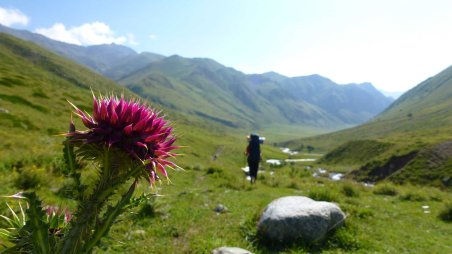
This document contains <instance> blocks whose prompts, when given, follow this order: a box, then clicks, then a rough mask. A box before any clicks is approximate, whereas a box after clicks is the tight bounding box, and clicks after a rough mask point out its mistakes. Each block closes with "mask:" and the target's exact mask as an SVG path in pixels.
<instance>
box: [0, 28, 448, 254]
mask: <svg viewBox="0 0 452 254" xmlns="http://www.w3.org/2000/svg"><path fill="white" fill-rule="evenodd" d="M0 57H1V59H2V61H0V87H1V94H2V97H1V98H0V108H2V109H4V110H6V111H2V112H1V113H0V116H1V117H0V140H1V141H2V142H0V152H1V153H0V196H4V195H11V194H14V193H17V192H18V191H22V190H24V189H30V190H36V191H37V193H38V194H39V196H40V197H42V199H43V200H44V202H45V204H52V205H57V206H60V207H68V208H69V209H74V208H75V204H74V202H73V200H71V199H69V198H68V196H70V185H71V182H68V180H67V179H66V178H65V177H64V175H63V174H62V172H61V156H62V153H61V149H62V146H61V142H62V141H63V138H62V137H61V136H57V135H55V134H58V133H62V132H65V130H66V129H67V127H68V123H69V120H70V111H71V109H70V107H69V106H68V103H67V102H66V99H69V100H70V101H72V102H73V103H75V104H76V105H79V106H81V107H82V108H87V109H88V108H89V105H90V104H91V92H90V90H89V87H92V88H93V90H94V91H96V92H97V91H100V92H103V93H105V92H109V93H115V94H118V93H121V92H124V93H125V94H126V96H131V93H130V92H128V91H127V90H126V89H124V88H122V87H120V86H118V85H116V84H114V83H113V82H111V81H109V80H107V79H104V78H102V77H100V76H98V75H96V74H94V73H92V72H90V71H89V70H87V69H85V68H81V67H79V66H78V65H75V64H73V63H72V62H70V61H67V60H65V59H62V58H60V57H57V56H55V55H53V54H49V53H48V52H46V51H43V50H41V49H39V48H38V47H35V46H33V45H31V44H29V43H24V42H21V41H19V40H16V39H13V38H11V37H9V36H5V35H0ZM164 112H165V113H166V114H168V117H167V118H168V119H169V120H170V121H171V122H172V123H173V124H174V126H175V132H176V134H177V135H178V136H179V139H178V142H177V144H178V145H186V146H187V147H186V148H183V149H180V151H179V152H180V153H183V154H185V155H184V156H180V157H179V158H177V160H176V162H177V163H178V164H179V165H181V166H182V167H183V168H185V170H184V171H177V172H174V171H170V178H171V181H172V184H170V185H166V184H162V185H160V186H156V187H155V188H154V189H150V188H149V186H148V184H147V183H146V182H141V183H140V187H139V191H138V193H137V195H139V194H140V193H141V192H146V193H147V192H152V193H158V194H159V196H157V197H155V198H153V199H152V200H150V201H149V202H147V203H145V204H143V206H141V207H137V208H135V209H134V210H133V211H131V212H128V213H125V214H123V215H122V216H121V218H120V220H119V221H118V222H117V223H115V226H114V227H113V228H112V231H111V232H110V234H109V236H108V237H107V238H105V239H104V240H103V243H102V245H101V246H100V247H99V248H98V249H96V253H125V252H127V253H209V252H210V251H211V250H212V249H214V248H216V247H220V246H224V245H228V246H238V247H242V248H245V249H248V250H250V251H252V252H254V253H272V251H273V250H272V249H271V248H268V247H266V246H263V245H262V244H260V243H259V242H258V239H257V238H256V237H257V236H256V228H255V225H256V222H257V219H258V217H259V215H260V213H261V212H262V210H263V209H264V208H265V206H266V205H267V204H268V203H269V202H271V201H272V200H274V199H276V198H279V197H282V196H288V195H303V196H311V197H313V198H315V199H318V200H330V201H334V202H337V203H338V204H339V206H340V207H341V208H342V209H343V210H344V212H345V213H346V214H347V221H346V224H345V227H344V228H342V229H339V230H338V231H336V232H335V233H333V234H332V235H331V236H330V238H328V240H327V241H326V242H323V243H317V244H314V245H310V246H306V245H303V244H295V245H293V246H289V247H286V248H283V249H280V250H279V251H280V253H308V252H310V253H312V252H323V253H341V252H356V253H382V252H389V253H403V252H411V253H425V252H431V253H445V252H446V253H447V252H450V251H451V250H450V243H449V242H450V235H451V234H452V228H451V225H450V223H449V222H446V221H444V220H442V219H441V218H442V217H443V216H442V215H441V214H443V213H444V211H446V214H447V212H448V211H450V209H449V208H447V207H450V205H448V203H447V202H448V201H449V200H451V199H452V196H451V195H452V194H451V193H450V192H447V191H441V190H439V189H436V188H430V187H424V188H423V189H422V190H421V191H420V190H419V187H417V186H411V185H401V186H398V185H397V186H395V185H389V186H390V187H389V188H387V189H389V190H390V191H391V190H394V189H395V191H396V194H395V195H388V194H387V193H389V192H388V190H380V188H384V187H380V186H379V185H377V186H376V187H375V190H380V191H374V189H371V188H367V187H363V186H362V185H360V184H358V183H355V182H352V181H344V182H332V181H329V180H327V179H325V178H313V177H312V176H311V174H312V172H311V171H310V170H308V169H306V168H305V166H306V165H310V166H313V167H314V166H315V167H317V166H318V164H313V163H286V164H285V165H283V166H281V167H269V166H267V165H265V164H262V166H263V168H264V169H265V170H263V171H262V173H260V174H259V177H258V182H257V184H256V185H250V184H249V183H248V182H247V181H246V180H245V175H244V174H243V172H242V171H241V170H240V167H243V166H245V161H244V156H243V151H244V149H245V147H246V139H245V136H246V135H247V134H248V132H249V131H247V130H244V129H236V128H227V127H224V126H221V125H219V124H215V123H212V122H208V121H200V119H199V118H197V117H187V116H184V115H182V114H180V113H178V112H174V111H172V110H171V109H167V108H164ZM415 117H416V116H415ZM76 126H77V127H78V128H81V126H82V125H81V123H80V122H79V121H76ZM277 130H278V128H276V127H275V128H274V129H271V128H270V129H269V130H261V131H262V133H263V134H264V135H267V136H268V141H269V142H268V143H266V144H264V145H263V146H262V149H263V157H264V160H265V159H285V158H288V156H287V155H286V154H283V153H281V151H280V150H279V148H278V147H274V146H273V143H274V142H278V141H280V140H284V139H285V138H286V137H291V136H294V135H296V130H295V129H290V128H289V127H287V128H281V130H288V134H280V133H278V132H277ZM267 131H268V132H267ZM315 131H316V130H305V131H304V133H306V134H307V133H314V132H315ZM445 133H446V132H440V135H443V136H442V138H444V137H447V135H446V134H445ZM300 135H301V134H300ZM303 135H304V134H303ZM411 135H413V136H411ZM392 137H395V139H394V140H391V141H389V140H379V141H378V142H377V143H376V145H374V143H372V142H370V143H369V144H370V145H369V144H368V143H366V142H365V147H370V148H369V150H368V151H366V154H367V155H366V156H364V157H363V158H359V161H367V160H368V159H369V154H371V153H372V151H373V150H372V149H373V148H374V147H377V148H378V147H380V143H383V144H386V143H391V144H393V143H394V144H395V145H394V146H391V149H392V150H391V149H389V151H394V152H395V153H396V154H403V153H404V152H406V151H409V149H408V148H405V147H404V144H406V142H407V141H406V140H407V138H408V137H410V138H411V139H412V141H410V142H412V143H414V144H416V142H417V141H419V142H425V143H428V144H431V143H433V142H434V141H431V140H428V139H426V138H425V139H424V138H422V137H417V136H415V135H414V133H410V134H407V133H404V134H400V135H399V136H392ZM433 138H434V139H438V140H442V139H441V138H440V137H439V136H433ZM427 140H428V142H427ZM304 144H306V145H307V144H310V143H304ZM410 144H411V143H410ZM422 144H424V143H422ZM313 145H314V146H315V148H316V149H315V150H314V152H315V153H318V151H319V150H320V151H322V149H321V146H317V145H315V144H314V143H313ZM419 146H421V145H419ZM371 148H372V149H371ZM385 153H387V151H386V152H384V153H382V155H383V154H385ZM294 157H296V158H299V157H300V158H306V157H311V155H309V154H308V155H306V154H300V155H297V156H294ZM382 158H383V157H382ZM357 160H358V159H357ZM347 163H349V162H348V161H345V162H344V164H347ZM445 165H446V166H447V165H449V164H445ZM86 166H87V167H91V166H92V165H90V164H87V165H86ZM331 167H332V168H334V169H335V168H336V167H337V168H338V169H342V170H344V171H346V170H348V168H347V166H346V165H345V166H344V165H338V166H337V165H335V164H334V165H331ZM272 172H273V173H272ZM93 177H95V174H93V173H92V172H91V173H90V172H89V171H84V177H83V179H84V180H86V181H88V180H89V179H91V178H93ZM68 192H69V193H68ZM425 193H429V194H428V195H427V194H425ZM381 194H384V195H381ZM0 200H2V201H3V200H4V201H6V200H7V199H3V198H1V199H0ZM8 201H9V200H8ZM218 204H223V205H224V206H226V207H227V208H228V212H226V213H220V214H217V213H216V212H215V211H214V208H215V207H216V206H217V205H218ZM425 205H428V206H429V211H430V213H425V211H424V210H423V208H422V206H425ZM444 207H446V208H444ZM16 208H17V207H16ZM5 211H6V205H5V203H4V202H0V212H5ZM369 232H371V233H369ZM401 239H403V241H402V240H401Z"/></svg>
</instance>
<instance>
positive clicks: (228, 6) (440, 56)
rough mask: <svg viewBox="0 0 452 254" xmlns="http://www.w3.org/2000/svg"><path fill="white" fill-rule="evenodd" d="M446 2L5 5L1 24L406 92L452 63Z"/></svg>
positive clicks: (155, 0)
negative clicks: (368, 83)
mask: <svg viewBox="0 0 452 254" xmlns="http://www.w3.org/2000/svg"><path fill="white" fill-rule="evenodd" d="M451 13H452V1H449V0H294V1H292V0H190V1H184V0H167V1H164V0H141V1H140V0H128V1H109V0H96V1H93V0H77V1H69V0H59V1H57V0H53V1H50V0H39V1H32V0H0V23H1V24H3V25H6V26H9V27H12V28H16V29H26V30H29V31H32V32H36V33H40V34H43V35H45V36H47V37H50V38H52V39H56V40H61V41H65V42H69V43H73V44H78V45H85V46H87V45H95V44H104V43H116V44H122V45H125V46H128V47H131V48H133V49H135V50H136V51H137V52H144V51H147V52H153V53H158V54H162V55H166V56H170V55H174V54H178V55H181V56H184V57H205V58H212V59H214V60H216V61H217V62H219V63H221V64H223V65H226V66H229V67H232V68H235V69H237V70H239V71H243V72H245V73H263V72H268V71H275V72H278V73H280V74H283V75H286V76H290V77H294V76H305V75H311V74H319V75H322V76H324V77H327V78H329V79H331V80H333V81H334V82H336V83H339V84H348V83H362V82H371V83H372V84H373V85H374V86H375V87H377V88H378V89H380V90H384V91H406V90H408V89H410V88H412V87H414V86H416V85H417V84H419V83H420V82H422V81H423V80H425V79H427V78H429V77H431V76H433V75H435V74H437V73H439V72H440V71H442V70H443V69H445V68H447V67H448V66H450V65H452V32H451V28H452V14H451Z"/></svg>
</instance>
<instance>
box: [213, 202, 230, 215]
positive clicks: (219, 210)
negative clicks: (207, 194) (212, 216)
mask: <svg viewBox="0 0 452 254" xmlns="http://www.w3.org/2000/svg"><path fill="white" fill-rule="evenodd" d="M214 211H215V212H216V213H225V212H227V211H229V210H228V208H227V207H226V206H224V205H222V204H219V205H217V207H215V209H214Z"/></svg>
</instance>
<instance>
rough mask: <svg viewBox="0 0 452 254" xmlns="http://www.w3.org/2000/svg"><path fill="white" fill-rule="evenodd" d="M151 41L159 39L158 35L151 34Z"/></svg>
mask: <svg viewBox="0 0 452 254" xmlns="http://www.w3.org/2000/svg"><path fill="white" fill-rule="evenodd" d="M149 39H151V40H155V39H157V35H155V34H150V35H149Z"/></svg>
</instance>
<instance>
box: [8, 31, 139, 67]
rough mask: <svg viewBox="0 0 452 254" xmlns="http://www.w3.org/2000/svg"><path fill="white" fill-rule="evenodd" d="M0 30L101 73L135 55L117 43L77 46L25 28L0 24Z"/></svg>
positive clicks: (132, 51)
mask: <svg viewBox="0 0 452 254" xmlns="http://www.w3.org/2000/svg"><path fill="white" fill-rule="evenodd" d="M0 32H3V33H8V34H11V35H14V36H15V37H18V38H20V39H23V40H26V41H31V42H34V43H36V44H38V45H39V46H41V47H43V48H46V49H48V50H50V51H52V52H54V53H56V54H59V55H62V56H65V57H67V58H69V59H72V60H74V61H76V62H77V63H79V64H82V65H85V66H88V67H89V68H91V69H93V70H95V71H97V72H99V73H102V72H104V71H106V70H107V69H110V68H112V67H113V66H115V65H116V64H117V63H118V61H120V60H123V59H124V58H127V57H131V56H135V55H137V52H135V51H134V50H133V49H131V48H128V47H125V46H122V45H117V44H110V45H95V46H88V47H84V46H78V45H74V44H69V43H64V42H60V41H56V40H52V39H49V38H47V37H45V36H43V35H40V34H36V33H32V32H29V31H26V30H17V29H12V28H9V27H6V26H3V25H1V24H0Z"/></svg>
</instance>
